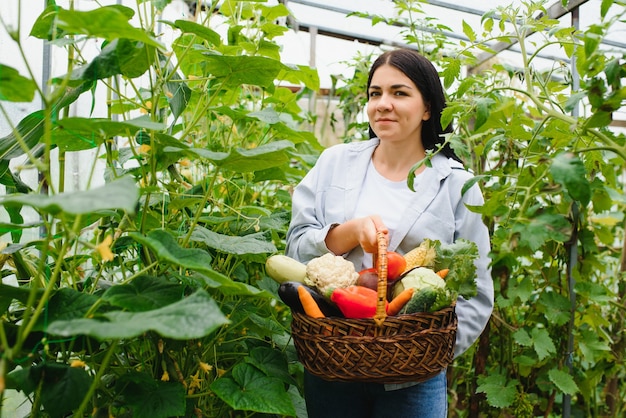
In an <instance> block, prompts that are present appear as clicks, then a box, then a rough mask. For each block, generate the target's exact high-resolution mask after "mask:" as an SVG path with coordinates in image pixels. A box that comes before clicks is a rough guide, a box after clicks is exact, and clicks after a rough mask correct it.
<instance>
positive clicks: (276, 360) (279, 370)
mask: <svg viewBox="0 0 626 418" xmlns="http://www.w3.org/2000/svg"><path fill="white" fill-rule="evenodd" d="M246 362H247V363H249V364H252V365H253V366H254V367H256V368H257V369H259V370H261V371H262V372H263V373H265V375H266V376H273V377H278V378H279V379H281V380H282V381H283V382H285V383H289V384H293V385H296V381H295V379H294V378H293V377H292V376H291V375H290V374H289V367H288V364H287V359H286V358H285V355H284V354H283V353H282V352H281V351H280V350H276V349H273V348H270V347H256V348H254V349H253V350H252V351H251V352H250V355H249V356H248V357H246Z"/></svg>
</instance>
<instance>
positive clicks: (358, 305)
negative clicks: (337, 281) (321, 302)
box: [330, 285, 387, 318]
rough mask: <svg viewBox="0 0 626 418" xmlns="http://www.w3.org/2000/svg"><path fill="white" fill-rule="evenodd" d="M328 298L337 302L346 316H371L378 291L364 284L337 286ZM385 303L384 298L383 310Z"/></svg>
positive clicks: (374, 312)
mask: <svg viewBox="0 0 626 418" xmlns="http://www.w3.org/2000/svg"><path fill="white" fill-rule="evenodd" d="M330 300H332V301H333V302H335V304H337V306H338V307H339V310H341V313H343V315H344V316H345V317H346V318H373V317H374V315H376V301H377V300H378V292H376V291H375V290H373V289H370V288H368V287H365V286H356V285H355V286H348V287H338V288H336V289H335V290H333V293H332V294H331V295H330ZM386 305H387V301H386V300H385V310H386V308H387V306H386Z"/></svg>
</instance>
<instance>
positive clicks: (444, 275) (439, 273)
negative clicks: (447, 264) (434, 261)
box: [437, 269, 450, 279]
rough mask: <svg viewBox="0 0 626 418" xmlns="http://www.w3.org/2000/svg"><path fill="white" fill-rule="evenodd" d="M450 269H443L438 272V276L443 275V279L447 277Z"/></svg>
mask: <svg viewBox="0 0 626 418" xmlns="http://www.w3.org/2000/svg"><path fill="white" fill-rule="evenodd" d="M449 271H450V269H441V270H439V271H438V272H437V276H439V277H441V278H442V279H445V278H446V276H447V275H448V272H449Z"/></svg>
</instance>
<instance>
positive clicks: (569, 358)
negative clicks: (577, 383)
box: [563, 7, 580, 418]
mask: <svg viewBox="0 0 626 418" xmlns="http://www.w3.org/2000/svg"><path fill="white" fill-rule="evenodd" d="M579 12H580V10H579V8H578V7H576V8H574V9H573V10H572V27H573V28H574V29H575V30H576V31H578V29H579V27H580V21H579ZM571 66H572V69H571V71H572V92H577V91H578V90H579V89H580V74H578V71H577V70H576V54H572V61H571ZM572 115H573V116H574V117H578V115H579V110H578V106H575V107H574V109H573V110H572ZM578 216H579V212H578V204H577V203H576V202H574V203H573V204H572V224H573V232H572V236H571V238H570V242H569V259H568V262H567V289H568V292H569V300H570V318H569V329H568V338H567V354H566V357H565V365H566V366H567V369H568V371H569V374H570V375H572V374H573V370H574V365H573V356H574V320H575V313H576V292H575V290H574V286H575V285H576V281H575V280H574V277H573V275H572V272H573V270H574V267H575V266H576V260H577V259H578ZM571 405H572V396H571V395H569V394H563V418H569V417H570V415H571Z"/></svg>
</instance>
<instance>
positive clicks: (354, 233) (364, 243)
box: [325, 215, 389, 254]
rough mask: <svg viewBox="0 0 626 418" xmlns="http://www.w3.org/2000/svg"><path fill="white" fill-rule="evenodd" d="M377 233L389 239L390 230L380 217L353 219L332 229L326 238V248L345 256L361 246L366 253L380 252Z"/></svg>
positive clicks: (371, 216)
mask: <svg viewBox="0 0 626 418" xmlns="http://www.w3.org/2000/svg"><path fill="white" fill-rule="evenodd" d="M377 232H382V233H383V234H384V235H385V238H387V235H388V234H389V230H388V229H387V227H386V226H385V224H384V223H383V221H382V219H381V218H380V216H378V215H370V216H365V217H362V218H355V219H351V220H349V221H347V222H344V223H343V224H340V225H337V226H336V227H334V228H332V229H331V230H330V231H329V232H328V235H327V236H326V240H325V242H326V246H327V247H328V249H329V250H330V251H332V252H333V253H334V254H345V253H347V252H349V251H352V250H353V249H354V248H355V247H356V246H358V245H360V246H361V247H362V248H363V251H365V252H366V253H370V254H374V253H376V252H377V251H378V237H377Z"/></svg>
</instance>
